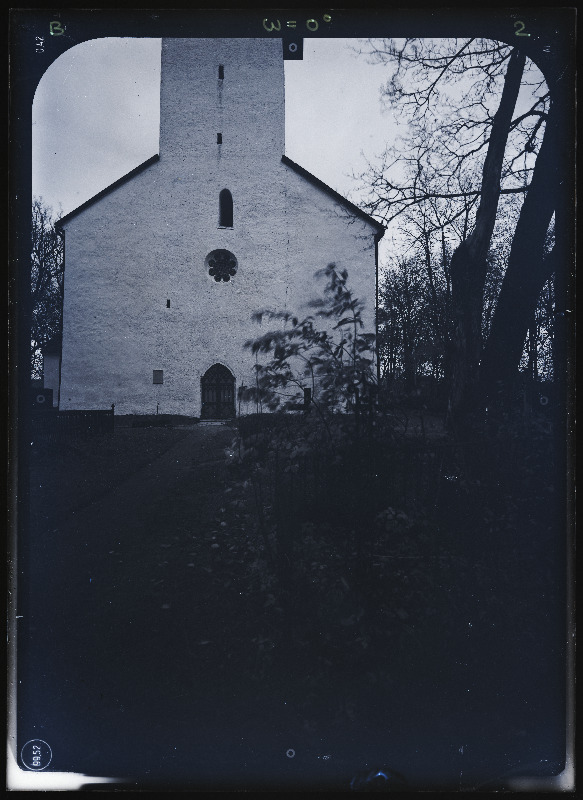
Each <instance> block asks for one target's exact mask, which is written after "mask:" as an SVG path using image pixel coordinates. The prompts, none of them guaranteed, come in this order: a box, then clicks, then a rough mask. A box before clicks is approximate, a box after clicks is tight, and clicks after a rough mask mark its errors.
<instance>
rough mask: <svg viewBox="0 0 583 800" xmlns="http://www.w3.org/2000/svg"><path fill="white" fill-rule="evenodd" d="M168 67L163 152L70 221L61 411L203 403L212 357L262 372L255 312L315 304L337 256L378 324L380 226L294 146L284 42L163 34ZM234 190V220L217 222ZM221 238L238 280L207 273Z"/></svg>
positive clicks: (184, 409) (238, 369)
mask: <svg viewBox="0 0 583 800" xmlns="http://www.w3.org/2000/svg"><path fill="white" fill-rule="evenodd" d="M220 67H222V71H221V72H219V68H220ZM161 74H162V79H161V115H160V118H161V123H160V125H161V130H160V155H159V158H153V159H151V160H150V162H147V163H146V165H144V166H143V168H141V169H138V170H135V171H134V173H133V174H132V175H130V176H128V179H127V180H121V181H118V183H117V184H115V185H114V186H113V187H110V189H109V190H106V191H105V192H103V193H101V195H98V197H97V198H94V199H93V200H92V201H90V202H89V203H87V204H85V205H84V206H82V207H81V208H80V209H77V211H75V212H73V213H72V214H69V215H68V216H67V217H65V218H64V219H63V220H62V228H63V229H64V231H65V297H64V309H63V350H62V366H61V389H60V408H61V409H79V408H80V409H106V408H110V407H111V404H112V403H115V409H116V414H130V413H131V414H151V413H156V410H157V409H158V410H159V411H160V413H174V414H177V413H178V414H188V415H192V416H199V415H200V413H201V377H202V376H203V375H204V373H205V371H206V370H207V369H208V368H209V367H211V366H212V365H214V364H217V363H218V364H223V365H224V366H226V367H227V368H228V369H229V370H230V372H231V373H232V375H233V376H234V378H235V385H236V388H238V387H239V386H241V385H250V383H251V382H252V381H253V380H254V378H253V374H254V373H253V363H254V358H253V356H252V355H251V353H250V352H249V351H248V350H245V349H244V348H243V344H244V343H245V341H247V340H249V339H252V338H255V337H256V336H257V335H258V334H259V333H260V332H261V328H260V327H259V326H258V324H257V323H254V322H253V321H252V320H251V315H252V313H253V312H254V311H257V310H259V309H264V308H270V309H276V310H283V309H288V310H292V311H294V312H296V311H297V313H299V314H301V313H302V312H303V313H306V309H305V304H306V303H307V301H309V300H311V299H313V298H314V297H315V296H317V295H318V292H319V290H320V289H321V285H320V284H317V283H316V282H315V280H314V273H315V272H316V271H317V270H319V269H322V268H323V267H325V266H326V265H327V264H328V263H330V262H335V263H336V264H337V265H338V267H340V268H346V269H347V270H348V273H349V279H350V285H351V287H352V288H353V289H354V291H355V294H356V296H358V297H360V298H363V299H365V301H366V315H367V330H369V331H374V324H375V305H376V301H375V292H376V248H375V240H378V238H380V236H381V235H382V232H383V229H382V227H381V226H380V225H379V224H378V223H376V222H375V221H374V220H372V219H371V218H368V217H367V216H366V215H365V214H362V213H358V212H357V211H356V209H354V207H351V206H350V204H349V203H347V202H346V201H343V199H342V198H340V197H339V196H338V195H336V194H335V193H334V192H332V191H331V190H328V189H327V188H326V187H324V186H323V185H322V184H320V183H319V181H317V180H315V179H312V176H306V175H305V174H303V171H302V170H301V169H298V168H297V167H296V166H295V165H293V163H291V162H289V161H288V160H287V159H285V158H284V159H283V160H282V154H283V152H284V140H283V135H284V73H283V58H282V43H281V40H279V39H164V40H163V44H162V73H161ZM220 74H224V77H223V78H219V75H220ZM218 134H220V135H221V139H222V143H220V144H219V143H218V136H217V135H218ZM223 189H228V190H229V192H230V193H231V195H232V198H233V225H232V228H231V227H221V226H220V225H219V222H220V220H219V194H220V192H221V191H222V190H223ZM215 249H223V250H228V251H229V252H231V253H233V254H234V255H235V257H236V259H237V272H236V274H235V275H233V276H231V278H230V280H228V281H227V282H224V281H220V282H217V281H215V279H214V278H213V277H212V276H211V275H209V271H208V270H209V268H208V264H205V259H206V258H207V256H208V254H209V253H210V252H211V251H213V250H215ZM154 370H162V371H163V383H154V382H153V371H154ZM252 410H254V408H253V409H251V408H249V409H247V408H245V407H244V408H241V411H242V412H245V411H252Z"/></svg>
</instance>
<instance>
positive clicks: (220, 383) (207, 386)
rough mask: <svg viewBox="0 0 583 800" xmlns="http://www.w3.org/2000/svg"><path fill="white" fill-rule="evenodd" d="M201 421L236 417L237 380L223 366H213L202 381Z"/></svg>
mask: <svg viewBox="0 0 583 800" xmlns="http://www.w3.org/2000/svg"><path fill="white" fill-rule="evenodd" d="M200 386H201V396H202V404H201V410H200V418H201V419H230V418H231V417H234V416H235V378H234V377H233V375H231V373H230V371H229V370H228V369H227V368H226V367H224V366H223V365H222V364H213V366H212V367H210V369H207V371H206V372H205V374H204V375H203V376H202V378H201V379H200Z"/></svg>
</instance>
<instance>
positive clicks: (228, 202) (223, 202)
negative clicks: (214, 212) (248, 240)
mask: <svg viewBox="0 0 583 800" xmlns="http://www.w3.org/2000/svg"><path fill="white" fill-rule="evenodd" d="M232 227H233V197H232V195H231V192H230V191H229V190H228V189H223V191H222V192H221V193H220V195H219V228H232Z"/></svg>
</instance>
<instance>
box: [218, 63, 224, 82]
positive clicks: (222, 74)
mask: <svg viewBox="0 0 583 800" xmlns="http://www.w3.org/2000/svg"><path fill="white" fill-rule="evenodd" d="M224 77H225V68H224V66H223V65H222V64H219V80H220V81H222V80H223V78H224Z"/></svg>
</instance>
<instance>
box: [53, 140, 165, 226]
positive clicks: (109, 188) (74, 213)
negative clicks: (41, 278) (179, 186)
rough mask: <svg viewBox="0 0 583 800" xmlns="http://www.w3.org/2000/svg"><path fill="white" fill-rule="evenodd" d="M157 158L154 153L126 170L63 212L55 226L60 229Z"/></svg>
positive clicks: (157, 155) (153, 162)
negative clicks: (87, 197) (111, 181)
mask: <svg viewBox="0 0 583 800" xmlns="http://www.w3.org/2000/svg"><path fill="white" fill-rule="evenodd" d="M159 160H160V155H159V153H156V155H155V156H152V157H151V158H149V159H148V160H147V161H144V162H143V163H142V164H140V165H139V166H137V167H135V169H132V170H131V172H128V173H127V174H126V175H124V176H123V177H121V178H118V180H117V181H114V182H113V183H112V184H110V185H109V186H106V187H105V189H102V190H101V191H100V192H98V193H97V194H96V195H93V197H90V198H89V200H86V201H85V202H84V203H82V204H81V205H80V206H78V207H77V208H75V209H73V211H70V212H69V213H68V214H65V216H64V217H61V219H59V220H57V222H56V223H55V228H57V230H60V231H61V230H62V229H63V225H64V224H66V223H67V222H69V221H70V220H71V219H73V217H75V216H77V214H79V213H81V211H84V210H85V209H86V208H89V206H91V205H93V203H96V202H97V201H98V200H101V198H102V197H105V195H107V194H109V193H110V192H113V191H114V190H115V189H117V188H118V187H119V186H121V185H122V184H124V183H126V182H127V181H131V180H132V178H135V176H136V175H138V174H139V173H140V172H143V171H144V170H145V169H148V167H150V166H151V165H152V164H155V163H156V161H159Z"/></svg>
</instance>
